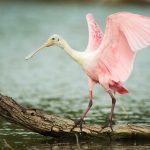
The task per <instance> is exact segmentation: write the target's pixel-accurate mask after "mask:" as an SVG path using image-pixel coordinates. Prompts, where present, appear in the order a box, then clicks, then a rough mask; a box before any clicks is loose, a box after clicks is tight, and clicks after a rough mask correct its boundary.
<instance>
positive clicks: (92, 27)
mask: <svg viewBox="0 0 150 150" xmlns="http://www.w3.org/2000/svg"><path fill="white" fill-rule="evenodd" d="M86 20H87V24H88V30H89V42H88V46H87V48H86V51H93V50H96V49H97V48H98V47H99V46H100V43H101V41H102V38H103V33H102V31H101V29H100V27H99V26H98V24H97V23H96V21H95V20H94V18H93V16H92V14H87V15H86Z"/></svg>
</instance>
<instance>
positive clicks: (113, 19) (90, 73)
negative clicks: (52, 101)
mask: <svg viewBox="0 0 150 150" xmlns="http://www.w3.org/2000/svg"><path fill="white" fill-rule="evenodd" d="M86 19H87V23H88V29H89V42H88V46H87V48H86V50H85V51H84V52H79V51H76V50H74V49H73V48H71V47H70V46H69V44H68V43H67V42H66V41H65V40H64V39H63V38H62V37H61V36H60V35H57V34H54V35H52V36H51V37H50V38H49V39H48V40H47V42H46V43H45V44H44V45H42V46H41V47H40V48H39V49H38V50H36V51H34V52H33V53H31V54H30V55H28V56H27V57H26V59H29V58H31V57H32V56H33V55H34V54H35V53H37V52H38V51H39V50H41V49H43V48H44V47H49V46H52V45H57V46H58V47H60V48H62V49H64V50H65V51H66V53H67V54H68V55H69V56H71V58H72V59H73V60H74V61H76V62H77V63H78V64H79V65H80V66H81V67H82V69H83V70H84V71H85V73H86V74H87V77H88V87H89V105H88V107H87V109H86V111H85V113H84V114H83V115H82V116H81V118H80V119H78V120H76V121H75V125H74V127H73V129H74V128H75V127H77V125H80V128H81V129H82V123H83V122H84V118H85V116H86V115H87V113H88V111H89V110H90V108H91V106H92V91H93V86H94V85H95V84H97V83H98V84H100V85H101V86H102V87H103V88H104V90H105V91H106V92H107V93H108V94H109V95H110V97H111V99H112V107H111V111H110V114H109V116H108V121H107V122H106V124H105V126H104V127H110V128H111V130H112V131H113V129H112V117H113V112H114V108H115V103H116V98H115V96H114V93H116V92H117V93H119V94H126V93H128V90H127V89H126V88H125V87H124V86H123V85H122V82H124V81H126V80H127V79H128V77H129V75H130V73H131V71H132V68H133V63H134V59H135V56H136V53H137V51H138V50H140V49H142V48H144V47H146V46H149V45H150V17H146V16H142V15H138V14H133V13H129V12H119V13H115V14H112V15H110V16H108V17H107V20H106V29H105V34H104V35H103V33H102V31H101V29H100V27H99V26H98V25H97V23H96V22H95V20H94V18H93V16H92V14H87V15H86Z"/></svg>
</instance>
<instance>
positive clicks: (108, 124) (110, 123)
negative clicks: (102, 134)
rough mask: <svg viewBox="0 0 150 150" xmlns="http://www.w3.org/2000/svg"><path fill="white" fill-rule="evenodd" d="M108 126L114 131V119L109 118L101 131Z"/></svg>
mask: <svg viewBox="0 0 150 150" xmlns="http://www.w3.org/2000/svg"><path fill="white" fill-rule="evenodd" d="M107 127H109V128H110V129H111V131H112V132H114V131H113V128H112V120H107V121H106V123H105V125H104V126H103V127H102V129H101V131H102V130H103V129H105V128H107Z"/></svg>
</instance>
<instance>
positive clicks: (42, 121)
mask: <svg viewBox="0 0 150 150" xmlns="http://www.w3.org/2000/svg"><path fill="white" fill-rule="evenodd" d="M0 116H2V117H3V118H5V119H7V120H8V121H10V122H14V123H16V124H20V125H22V126H24V127H25V128H27V129H30V130H32V131H34V132H37V133H39V134H42V135H46V136H52V137H67V138H68V137H69V138H71V137H75V134H76V135H78V136H79V137H82V138H88V139H90V138H97V139H98V138H99V139H102V138H108V136H106V135H108V134H109V135H110V136H111V139H114V140H115V139H125V138H147V139H150V128H149V127H141V126H137V125H133V124H130V125H115V126H113V130H114V132H111V130H110V129H109V128H105V129H104V130H102V128H101V127H100V126H98V125H95V126H91V125H83V129H82V134H80V128H75V129H74V130H73V131H72V132H71V129H72V127H73V126H74V122H73V121H72V120H70V119H65V118H62V117H58V116H55V115H48V114H46V113H44V112H41V111H39V110H37V109H27V108H24V107H23V106H20V105H19V104H17V103H16V102H15V101H14V100H13V99H12V98H10V97H7V96H3V95H0Z"/></svg>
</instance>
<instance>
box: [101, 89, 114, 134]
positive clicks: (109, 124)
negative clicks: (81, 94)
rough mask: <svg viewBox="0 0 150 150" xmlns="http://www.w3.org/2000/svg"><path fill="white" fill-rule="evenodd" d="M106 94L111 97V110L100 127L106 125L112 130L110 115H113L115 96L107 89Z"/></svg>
mask: <svg viewBox="0 0 150 150" xmlns="http://www.w3.org/2000/svg"><path fill="white" fill-rule="evenodd" d="M107 92H108V94H109V95H110V97H111V99H112V107H111V112H110V114H109V116H108V120H107V122H106V123H105V125H104V126H103V127H102V129H104V128H106V127H110V128H111V130H112V131H113V129H112V117H113V113H114V108H115V103H116V98H115V97H114V95H113V94H112V92H111V91H110V90H109V91H107Z"/></svg>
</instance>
